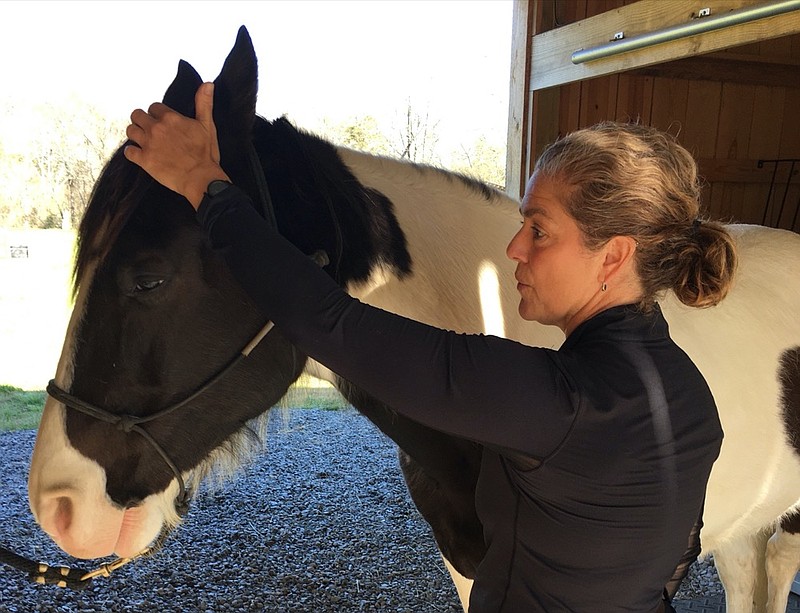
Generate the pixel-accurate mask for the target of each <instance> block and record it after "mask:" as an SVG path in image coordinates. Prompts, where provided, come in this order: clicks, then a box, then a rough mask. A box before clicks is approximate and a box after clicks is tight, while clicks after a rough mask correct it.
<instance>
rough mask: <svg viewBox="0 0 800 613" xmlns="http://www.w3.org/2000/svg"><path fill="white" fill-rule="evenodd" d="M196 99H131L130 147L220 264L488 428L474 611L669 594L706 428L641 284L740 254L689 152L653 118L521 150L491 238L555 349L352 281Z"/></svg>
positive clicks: (695, 508)
mask: <svg viewBox="0 0 800 613" xmlns="http://www.w3.org/2000/svg"><path fill="white" fill-rule="evenodd" d="M212 100H213V86H211V84H205V85H203V86H201V88H200V89H199V90H198V93H197V97H196V108H197V119H196V120H193V119H189V118H185V117H182V116H180V115H178V114H176V113H174V112H173V111H171V110H169V109H168V108H167V107H165V106H164V105H162V104H154V105H152V106H151V107H150V109H149V110H148V112H147V113H145V112H144V111H142V110H136V111H134V112H133V113H132V115H131V120H132V123H131V125H130V126H129V127H128V130H127V134H128V137H129V138H130V139H131V141H133V142H134V143H136V145H138V146H133V145H131V146H129V147H127V148H126V150H125V155H126V157H128V159H129V160H131V161H132V162H134V163H136V164H138V165H140V166H141V167H142V168H144V169H145V170H146V171H147V172H148V173H150V174H151V175H152V176H153V177H154V178H155V179H156V180H157V181H159V182H161V183H162V184H164V185H165V186H167V187H169V188H171V189H173V190H174V191H176V192H178V193H180V194H182V195H183V196H185V197H186V198H187V199H188V200H189V202H190V203H191V204H192V206H193V207H194V208H195V209H198V219H199V221H200V223H201V224H202V225H203V227H204V228H205V230H206V231H207V233H208V235H209V238H210V240H211V242H212V244H213V245H214V246H215V247H216V248H220V249H223V250H224V252H225V253H226V259H227V261H228V264H229V266H230V268H231V270H232V272H233V274H234V275H235V276H236V277H237V279H238V280H239V282H240V283H241V284H242V286H243V287H244V289H245V290H246V291H247V292H248V293H249V294H250V295H251V296H252V298H253V299H254V300H255V301H256V303H257V304H258V305H259V307H260V308H261V309H262V310H263V311H264V314H265V315H266V316H267V317H269V318H270V319H272V320H273V321H274V322H275V324H276V325H277V326H278V327H279V328H280V329H281V330H282V332H283V334H284V335H285V336H286V337H287V338H288V339H289V340H291V341H292V342H294V343H295V344H296V345H297V346H298V347H299V348H300V349H301V350H302V351H304V352H305V353H307V354H308V355H310V356H312V357H313V358H315V359H317V360H318V361H320V362H321V363H323V364H325V365H326V366H328V367H329V368H331V369H332V370H333V371H335V372H337V373H338V374H339V375H341V376H343V377H345V378H346V379H349V380H350V381H352V382H353V383H355V384H357V385H358V386H360V387H361V388H363V389H364V390H365V391H367V392H369V393H371V394H372V395H374V396H375V397H377V398H379V399H381V400H382V401H384V402H386V403H387V404H388V405H390V406H392V407H393V408H394V409H396V410H397V411H398V412H399V413H402V414H404V415H406V416H408V417H410V418H412V419H415V420H418V421H419V422H421V423H424V424H426V425H428V426H430V427H432V428H437V429H440V430H442V431H445V432H448V433H450V434H454V435H457V436H462V437H466V438H469V439H472V440H476V441H478V442H480V443H482V444H483V445H484V446H485V451H484V455H483V461H482V465H481V473H480V477H479V482H478V490H477V496H476V505H477V510H478V513H479V516H480V518H481V520H482V522H483V525H484V535H485V539H486V544H487V548H488V549H487V554H486V556H485V558H484V559H483V561H482V562H481V564H480V566H479V568H478V571H477V576H476V578H475V583H474V587H473V590H472V594H471V598H470V611H471V613H483V612H487V611H492V612H494V611H509V612H515V613H516V612H519V611H542V612H546V613H554V612H557V611H576V612H592V613H595V612H598V611H599V612H604V613H611V612H617V611H620V612H621V611H637V612H642V613H651V612H654V611H658V610H664V609H665V607H666V609H667V610H669V605H668V603H665V602H662V594H663V593H664V586H665V585H667V584H668V583H669V582H670V580H671V578H672V576H673V572H674V571H675V568H676V565H679V563H680V562H681V558H682V554H684V552H685V551H686V546H687V541H688V542H689V545H690V548H689V552H688V553H689V555H688V556H686V557H684V559H683V565H682V566H680V569H679V571H677V575H678V580H679V579H680V577H681V576H682V574H683V573H685V569H686V565H687V564H688V562H690V561H691V560H693V559H694V557H696V555H697V553H698V551H699V537H698V534H699V525H700V523H699V521H698V518H699V517H700V516H701V512H702V504H703V497H704V493H705V485H706V482H707V480H708V476H709V473H710V470H711V466H712V464H713V462H714V460H715V459H716V457H717V455H718V453H719V448H720V445H721V441H722V431H721V428H720V424H719V420H718V417H717V413H716V407H715V405H714V400H713V398H712V396H711V393H710V391H709V389H708V386H707V385H706V383H705V381H704V379H703V377H702V375H701V374H700V373H699V372H698V370H697V369H696V367H695V366H694V365H693V364H692V362H691V360H690V359H689V358H688V357H687V356H686V355H685V354H684V353H683V351H681V350H680V348H678V347H677V346H676V345H675V343H674V342H673V341H672V340H671V339H670V338H669V332H668V327H667V324H666V322H665V321H664V318H663V317H662V315H661V312H660V310H659V308H658V305H657V303H656V302H655V297H656V295H657V294H658V292H660V291H662V290H666V289H672V290H674V291H675V293H676V294H677V296H678V297H679V298H680V299H681V300H682V301H683V302H684V303H686V304H688V305H691V306H710V305H713V304H716V303H717V302H718V301H719V300H721V299H722V298H723V297H724V295H725V293H726V292H727V289H728V286H729V284H730V281H731V278H732V275H733V271H734V267H735V253H734V250H733V243H732V241H731V238H730V237H729V236H728V235H727V233H726V232H725V230H724V229H723V228H722V226H720V225H719V224H714V223H709V222H700V220H699V218H698V213H699V204H698V195H699V194H698V187H697V175H696V167H695V164H694V161H693V160H692V158H691V156H690V155H689V154H688V153H687V152H686V151H685V150H684V149H683V148H681V147H680V146H679V145H677V143H675V141H674V140H673V139H671V138H669V137H667V136H666V135H664V134H661V133H658V132H657V131H655V130H651V129H648V128H644V127H640V126H624V125H619V124H604V125H601V126H597V127H595V128H591V129H587V130H581V131H578V132H576V133H574V134H572V135H569V136H567V137H566V138H564V139H562V140H560V141H558V142H557V143H555V144H554V145H551V146H550V147H549V148H548V149H547V151H546V152H545V153H544V154H543V155H542V157H541V159H540V160H539V161H538V162H537V165H536V168H535V171H534V173H533V176H532V177H531V180H530V182H529V184H528V187H527V191H526V194H525V197H524V199H523V201H522V206H521V208H520V210H521V213H522V220H523V221H522V227H521V229H520V230H519V232H518V233H517V234H516V235H515V236H514V237H513V238H512V240H511V242H510V244H509V246H508V256H509V257H510V258H511V259H512V260H514V261H515V262H516V263H517V269H516V278H517V281H518V289H519V292H520V297H521V298H520V305H519V311H520V315H521V316H522V317H523V318H524V319H527V320H532V321H538V322H541V323H545V324H552V325H556V326H559V327H560V328H561V329H562V330H563V331H564V333H565V334H566V336H567V338H566V341H565V342H564V344H563V346H562V347H561V348H560V349H559V350H558V351H553V350H549V349H543V348H536V347H528V346H524V345H521V344H519V343H515V342H512V341H508V340H505V339H499V338H495V337H486V336H482V335H460V334H455V333H452V332H447V331H444V330H439V329H436V328H432V327H430V326H427V325H424V324H421V323H419V322H415V321H411V320H408V319H405V318H402V317H400V316H397V315H393V314H390V313H386V312H384V311H381V310H379V309H375V308H373V307H370V306H367V305H364V304H362V303H360V302H358V301H357V300H355V299H353V298H351V297H350V296H348V295H347V294H346V293H345V292H344V291H343V290H342V289H341V288H339V287H338V286H337V285H336V284H335V283H334V282H333V281H332V280H331V279H330V278H329V277H328V276H327V275H325V274H324V273H322V272H321V271H320V270H319V268H318V267H317V266H316V265H315V264H313V263H312V262H311V261H310V260H309V259H308V258H306V257H305V256H304V255H303V254H301V253H300V252H299V251H297V250H296V249H295V248H294V247H293V246H292V245H291V244H289V243H288V242H287V241H285V240H284V239H283V238H282V237H280V236H279V235H278V234H277V233H275V232H274V231H273V230H271V229H270V228H269V227H267V225H266V224H265V223H264V222H263V221H262V220H261V218H260V217H259V216H258V215H257V214H256V213H255V210H254V208H253V207H252V205H251V203H250V202H249V200H248V197H247V196H246V195H245V194H244V193H243V192H241V191H240V190H239V189H238V188H236V187H235V186H232V185H230V184H229V183H228V182H227V181H228V177H227V176H226V175H225V173H224V172H223V171H222V169H221V168H220V166H219V163H218V162H219V151H218V147H217V143H216V129H215V127H214V123H213V120H212V115H211V109H212ZM410 383H413V384H410ZM675 587H676V585H675V582H674V581H673V582H672V583H670V589H669V592H672V591H674V589H675Z"/></svg>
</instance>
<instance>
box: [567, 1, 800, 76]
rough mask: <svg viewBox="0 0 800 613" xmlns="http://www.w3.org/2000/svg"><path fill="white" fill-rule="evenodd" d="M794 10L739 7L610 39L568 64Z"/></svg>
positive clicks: (784, 4)
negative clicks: (665, 26) (719, 13)
mask: <svg viewBox="0 0 800 613" xmlns="http://www.w3.org/2000/svg"><path fill="white" fill-rule="evenodd" d="M797 10H800V0H782V1H781V2H768V3H766V4H760V5H758V6H750V7H746V8H741V9H737V10H735V11H729V12H727V13H724V14H721V15H717V16H709V17H697V18H693V19H692V20H691V21H689V22H688V23H681V24H678V25H675V26H670V27H669V28H664V29H663V30H656V31H655V32H649V33H647V34H640V35H638V36H632V37H630V38H621V39H620V40H614V41H611V42H609V43H606V44H603V45H598V46H597V47H592V48H590V49H578V50H577V51H576V52H575V53H573V54H572V63H573V64H583V63H584V62H592V61H594V60H600V59H603V58H606V57H610V56H612V55H617V54H619V53H626V52H628V51H634V50H636V49H643V48H645V47H651V46H653V45H658V44H660V43H666V42H669V41H673V40H678V39H680V38H686V37H687V36H695V35H697V34H703V33H704V32H711V31H713V30H719V29H721V28H728V27H730V26H735V25H739V24H742V23H747V22H750V21H755V20H757V19H764V18H766V17H774V16H775V15H782V14H783V13H790V12H792V11H797Z"/></svg>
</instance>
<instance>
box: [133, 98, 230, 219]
mask: <svg viewBox="0 0 800 613" xmlns="http://www.w3.org/2000/svg"><path fill="white" fill-rule="evenodd" d="M195 108H196V109H197V115H196V119H191V118H189V117H185V116H184V115H181V114H180V113H176V112H175V111H173V110H172V109H171V108H169V107H168V106H166V105H164V104H161V103H160V102H156V103H154V104H152V105H150V108H148V109H147V112H146V113H145V112H144V111H143V110H142V109H136V110H135V111H133V113H131V124H130V125H129V126H128V128H127V129H126V130H125V133H126V134H127V135H128V138H129V139H130V140H131V141H133V143H134V144H133V145H128V146H127V147H125V151H124V154H125V157H126V158H128V159H129V160H130V161H131V162H133V163H134V164H137V165H139V166H141V167H142V169H144V171H145V172H147V174H149V175H150V176H151V177H153V178H154V179H155V180H156V181H158V182H159V183H161V184H162V185H164V186H165V187H168V188H169V189H171V190H172V191H174V192H177V193H179V194H180V195H182V196H184V197H185V198H186V199H187V200H188V201H189V202H190V203H191V205H192V206H193V207H194V208H195V209H197V208H198V207H199V206H200V202H201V201H202V199H203V194H204V193H205V191H206V188H207V187H208V184H209V183H210V182H211V181H213V180H215V179H223V180H225V181H228V180H229V179H228V176H227V175H226V174H225V171H223V170H222V168H221V167H220V165H219V144H218V142H217V128H216V126H215V125H214V117H213V113H212V111H213V108H214V84H213V83H203V84H202V85H201V86H200V87H199V88H198V90H197V93H196V94H195Z"/></svg>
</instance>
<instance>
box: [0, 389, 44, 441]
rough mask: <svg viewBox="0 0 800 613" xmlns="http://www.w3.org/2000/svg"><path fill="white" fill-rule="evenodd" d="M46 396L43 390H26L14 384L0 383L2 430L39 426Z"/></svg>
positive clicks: (0, 427)
mask: <svg viewBox="0 0 800 613" xmlns="http://www.w3.org/2000/svg"><path fill="white" fill-rule="evenodd" d="M44 398H45V393H44V392H43V391H25V390H21V389H19V388H18V387H14V386H12V385H0V431H3V432H6V431H9V430H31V429H33V428H36V427H38V426H39V418H40V417H41V415H42V408H43V407H44Z"/></svg>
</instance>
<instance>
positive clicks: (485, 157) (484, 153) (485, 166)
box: [453, 136, 506, 190]
mask: <svg viewBox="0 0 800 613" xmlns="http://www.w3.org/2000/svg"><path fill="white" fill-rule="evenodd" d="M453 159H454V162H453V170H455V171H456V172H460V173H463V174H465V175H469V176H471V177H475V178H476V179H480V180H481V181H484V182H486V183H490V184H491V185H494V186H495V187H497V188H499V189H501V190H502V189H505V184H506V166H505V161H506V148H505V146H503V145H492V144H491V143H489V141H487V140H486V137H484V136H481V137H479V138H478V139H477V140H476V141H475V142H474V143H473V145H472V146H471V147H470V148H469V149H467V148H466V147H463V146H462V147H461V151H459V152H457V153H454V154H453Z"/></svg>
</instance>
